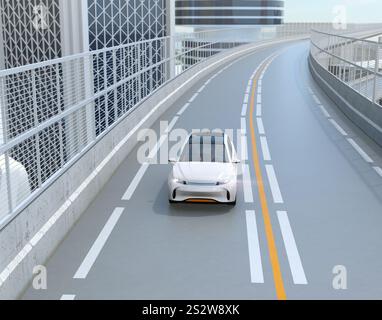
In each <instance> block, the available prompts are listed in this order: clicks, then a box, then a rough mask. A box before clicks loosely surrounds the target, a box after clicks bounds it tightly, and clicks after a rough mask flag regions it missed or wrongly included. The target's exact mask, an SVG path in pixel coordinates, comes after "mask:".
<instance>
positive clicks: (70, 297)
mask: <svg viewBox="0 0 382 320" xmlns="http://www.w3.org/2000/svg"><path fill="white" fill-rule="evenodd" d="M75 298H76V295H75V294H63V295H62V296H61V298H60V300H74V299H75Z"/></svg>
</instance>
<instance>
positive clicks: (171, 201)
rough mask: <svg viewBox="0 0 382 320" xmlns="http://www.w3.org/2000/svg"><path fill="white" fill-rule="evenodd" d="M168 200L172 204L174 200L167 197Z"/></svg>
mask: <svg viewBox="0 0 382 320" xmlns="http://www.w3.org/2000/svg"><path fill="white" fill-rule="evenodd" d="M168 202H169V203H171V204H173V203H175V202H176V201H174V200H171V199H168Z"/></svg>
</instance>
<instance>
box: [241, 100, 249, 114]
mask: <svg viewBox="0 0 382 320" xmlns="http://www.w3.org/2000/svg"><path fill="white" fill-rule="evenodd" d="M247 109H248V104H247V103H244V104H243V109H242V111H241V116H242V117H245V116H246V115H247Z"/></svg>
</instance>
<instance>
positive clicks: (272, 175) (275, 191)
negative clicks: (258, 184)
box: [265, 164, 284, 203]
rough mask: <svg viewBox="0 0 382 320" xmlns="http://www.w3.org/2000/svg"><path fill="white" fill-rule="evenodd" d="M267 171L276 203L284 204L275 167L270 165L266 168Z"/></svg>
mask: <svg viewBox="0 0 382 320" xmlns="http://www.w3.org/2000/svg"><path fill="white" fill-rule="evenodd" d="M265 170H266V172H267V176H268V181H269V186H270V188H271V193H272V197H273V202H274V203H284V200H283V197H282V195H281V191H280V186H279V183H278V181H277V177H276V173H275V169H274V168H273V165H271V164H268V165H266V166H265Z"/></svg>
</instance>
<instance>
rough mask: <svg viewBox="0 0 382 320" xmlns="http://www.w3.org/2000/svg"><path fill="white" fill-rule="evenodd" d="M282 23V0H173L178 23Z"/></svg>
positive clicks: (206, 25)
mask: <svg viewBox="0 0 382 320" xmlns="http://www.w3.org/2000/svg"><path fill="white" fill-rule="evenodd" d="M283 23H284V1H283V0H176V25H177V26H193V27H211V26H218V27H222V26H229V27H232V26H255V25H268V26H269V25H280V24H283Z"/></svg>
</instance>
